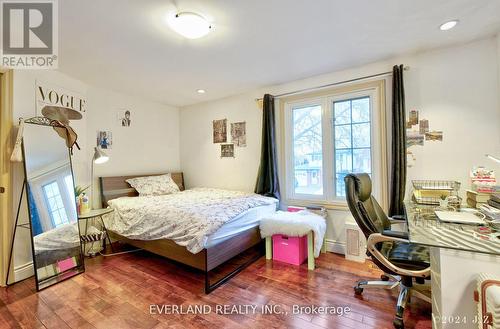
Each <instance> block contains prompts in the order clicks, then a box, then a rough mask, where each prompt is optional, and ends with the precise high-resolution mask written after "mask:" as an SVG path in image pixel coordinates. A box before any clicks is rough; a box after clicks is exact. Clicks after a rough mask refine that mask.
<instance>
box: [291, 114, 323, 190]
mask: <svg viewBox="0 0 500 329" xmlns="http://www.w3.org/2000/svg"><path fill="white" fill-rule="evenodd" d="M322 147H323V145H322V131H321V106H319V105H318V106H307V107H301V108H294V109H293V164H294V177H295V181H294V190H295V193H297V194H315V195H322V194H323V149H322Z"/></svg>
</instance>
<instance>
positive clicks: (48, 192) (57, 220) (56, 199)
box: [43, 181, 69, 227]
mask: <svg viewBox="0 0 500 329" xmlns="http://www.w3.org/2000/svg"><path fill="white" fill-rule="evenodd" d="M43 193H44V195H45V200H46V202H47V204H48V208H49V214H50V218H51V220H52V224H53V225H54V227H58V226H61V225H63V224H67V223H69V220H68V215H67V214H66V209H65V208H64V203H63V200H62V196H61V193H60V191H59V185H58V184H57V181H53V182H51V183H48V184H45V185H44V186H43Z"/></svg>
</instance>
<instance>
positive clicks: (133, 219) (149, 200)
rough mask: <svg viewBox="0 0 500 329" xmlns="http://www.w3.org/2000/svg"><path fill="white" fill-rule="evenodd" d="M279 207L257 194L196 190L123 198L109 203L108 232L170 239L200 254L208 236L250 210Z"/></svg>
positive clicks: (148, 238)
mask: <svg viewBox="0 0 500 329" xmlns="http://www.w3.org/2000/svg"><path fill="white" fill-rule="evenodd" d="M273 203H277V200H276V199H274V198H269V197H264V196H261V195H257V194H254V193H246V192H238V191H227V190H219V189H213V188H194V189H191V190H186V191H183V192H178V193H174V194H168V195H161V196H142V197H141V196H139V197H122V198H118V199H114V200H111V201H109V202H108V204H109V205H110V207H112V208H113V209H115V211H114V212H113V213H112V214H110V215H109V216H108V218H107V221H108V224H107V226H108V229H110V230H112V231H114V232H116V233H118V234H120V235H123V236H125V237H127V238H130V239H137V240H157V239H170V240H173V241H174V242H175V243H177V244H179V245H181V246H185V247H186V248H187V249H188V250H189V251H190V252H192V253H194V254H196V253H198V252H200V251H201V250H203V248H204V247H205V243H206V241H207V239H208V236H209V235H211V234H213V233H214V232H216V231H217V230H218V229H219V228H220V227H221V226H222V225H224V224H225V223H227V222H228V221H230V220H231V219H233V218H235V217H236V216H238V215H239V214H241V213H243V212H245V211H247V210H248V209H251V208H254V207H259V206H263V205H269V204H273Z"/></svg>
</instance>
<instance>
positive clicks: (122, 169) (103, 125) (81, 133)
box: [13, 70, 180, 279]
mask: <svg viewBox="0 0 500 329" xmlns="http://www.w3.org/2000/svg"><path fill="white" fill-rule="evenodd" d="M37 80H38V81H39V82H42V83H46V84H50V85H55V86H59V87H62V88H64V89H67V90H70V91H74V92H77V93H79V94H82V95H85V96H86V99H87V112H86V114H85V115H84V120H83V121H81V122H78V121H73V123H72V127H74V129H75V130H76V132H77V134H78V143H79V145H80V147H81V150H80V151H79V150H77V149H76V147H75V148H74V157H73V167H74V171H75V179H76V182H77V184H78V185H83V186H86V185H88V184H90V159H91V158H92V155H93V147H94V146H95V144H96V132H97V130H110V131H112V133H113V148H112V149H111V150H108V151H107V153H108V155H109V156H110V160H109V161H108V162H107V163H105V164H102V165H98V166H96V167H95V177H96V178H97V177H99V176H106V175H121V174H133V173H155V172H167V171H170V170H172V171H174V170H179V169H180V161H179V110H178V109H177V108H175V107H171V106H167V105H163V104H160V103H155V102H151V101H148V100H144V99H141V98H137V97H132V96H128V95H124V94H119V93H115V92H111V91H106V90H102V89H98V88H94V87H92V86H88V85H86V84H85V83H83V82H81V81H79V80H76V79H73V78H71V77H69V76H67V75H65V74H62V73H60V72H57V71H44V70H16V71H15V72H14V101H13V103H14V104H13V106H14V119H15V120H16V124H17V118H19V117H24V118H29V117H32V116H35V114H36V110H35V81H37ZM120 109H129V110H130V111H131V112H132V116H131V120H132V124H131V126H130V127H129V128H123V127H120V126H119V125H118V123H117V111H118V110H120ZM23 178H24V174H23V169H22V164H16V165H15V170H14V205H13V207H14V208H13V209H14V211H13V213H14V214H15V212H16V209H17V202H18V196H19V193H20V191H21V186H22V180H23ZM95 187H96V196H97V195H98V184H96V185H95ZM95 204H96V206H98V205H99V203H98V202H97V201H96V203H95ZM26 219H28V214H27V206H26V205H25V204H24V205H23V207H22V214H21V220H26ZM29 239H30V236H29V231H26V230H23V229H19V230H18V236H17V237H16V243H15V249H14V266H15V267H16V268H18V271H16V279H21V278H23V277H27V276H30V275H31V274H32V268H31V267H30V266H24V265H26V264H29V263H30V262H31V245H30V241H29Z"/></svg>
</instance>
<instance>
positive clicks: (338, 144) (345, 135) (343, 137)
mask: <svg viewBox="0 0 500 329" xmlns="http://www.w3.org/2000/svg"><path fill="white" fill-rule="evenodd" d="M335 148H336V149H345V148H351V125H343V126H335Z"/></svg>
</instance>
